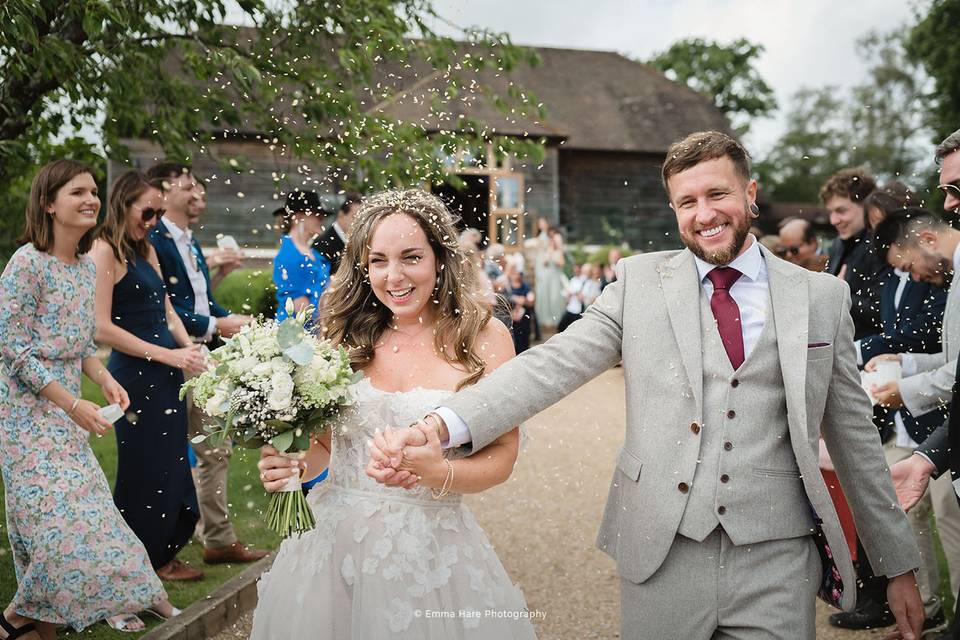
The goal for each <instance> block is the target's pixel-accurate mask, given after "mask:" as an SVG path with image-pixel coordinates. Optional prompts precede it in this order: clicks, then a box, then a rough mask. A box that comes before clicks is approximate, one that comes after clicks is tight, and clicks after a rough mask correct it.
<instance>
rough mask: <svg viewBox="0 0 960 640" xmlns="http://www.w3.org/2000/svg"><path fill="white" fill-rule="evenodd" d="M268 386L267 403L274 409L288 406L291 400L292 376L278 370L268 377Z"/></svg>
mask: <svg viewBox="0 0 960 640" xmlns="http://www.w3.org/2000/svg"><path fill="white" fill-rule="evenodd" d="M270 387H271V389H270V393H269V394H268V395H267V405H268V406H269V407H270V408H271V409H273V410H274V411H282V410H283V409H286V408H288V407H289V406H290V403H291V401H292V400H293V378H291V377H290V375H289V374H287V373H283V372H281V371H278V372H276V373H274V374H273V376H272V377H271V378H270Z"/></svg>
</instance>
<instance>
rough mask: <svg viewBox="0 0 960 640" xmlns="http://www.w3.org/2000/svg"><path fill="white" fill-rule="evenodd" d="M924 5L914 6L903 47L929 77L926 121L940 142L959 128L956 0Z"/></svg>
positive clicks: (959, 7) (959, 13) (959, 3)
mask: <svg viewBox="0 0 960 640" xmlns="http://www.w3.org/2000/svg"><path fill="white" fill-rule="evenodd" d="M925 7H926V13H925V14H924V13H923V8H924V5H921V4H918V6H917V14H916V19H917V23H916V24H915V25H914V26H913V28H911V29H910V31H909V33H908V35H907V39H906V51H907V55H909V56H910V58H911V60H913V61H915V62H917V63H919V64H921V65H923V68H924V69H925V70H926V72H927V74H929V75H930V77H931V78H933V87H932V91H930V92H929V94H928V95H927V100H928V101H929V104H930V112H929V115H930V118H929V124H930V127H931V129H932V134H933V135H932V136H931V137H932V139H933V140H934V141H935V142H940V141H941V140H942V139H943V138H945V137H947V136H948V135H949V134H951V133H953V132H954V131H956V130H957V129H958V128H960V46H958V44H957V34H958V33H960V0H931V1H930V2H929V3H928V4H926V5H925Z"/></svg>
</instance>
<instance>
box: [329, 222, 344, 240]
mask: <svg viewBox="0 0 960 640" xmlns="http://www.w3.org/2000/svg"><path fill="white" fill-rule="evenodd" d="M332 226H333V232H334V233H336V234H337V237H338V238H340V242H342V243H343V244H347V234H346V233H344V232H343V229H342V228H341V227H340V224H339V223H338V222H337V221H336V220H334V221H333V225H332Z"/></svg>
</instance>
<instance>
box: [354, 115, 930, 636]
mask: <svg viewBox="0 0 960 640" xmlns="http://www.w3.org/2000/svg"><path fill="white" fill-rule="evenodd" d="M662 171H663V184H664V187H665V188H666V191H667V195H668V197H669V200H670V206H671V208H672V209H673V210H674V212H675V213H676V216H677V223H678V226H679V230H680V236H681V238H682V240H683V243H684V244H685V245H686V249H685V250H682V251H669V252H661V253H650V254H644V255H638V256H634V257H632V258H627V259H624V260H621V261H620V263H619V264H618V266H617V280H616V282H614V283H613V284H611V285H610V286H609V287H607V288H606V289H605V290H604V292H603V294H602V295H601V296H600V298H598V299H597V301H596V302H595V303H594V304H593V305H592V306H591V307H590V308H589V309H588V310H587V312H586V314H585V315H584V316H583V318H582V319H581V320H578V321H577V322H575V323H573V324H572V325H571V326H570V328H568V329H567V330H566V331H565V332H564V333H562V334H558V335H557V336H555V337H553V338H552V339H551V340H549V341H548V342H547V343H545V344H543V345H541V346H539V347H536V348H534V349H531V350H529V351H527V352H525V353H524V354H523V355H521V356H519V357H517V358H515V359H513V360H511V361H510V362H508V363H506V364H505V365H503V366H502V367H500V368H499V369H498V370H497V371H496V372H494V373H492V374H491V375H490V376H489V377H487V378H485V379H483V380H481V381H480V382H479V383H478V384H476V385H474V386H472V387H468V388H467V389H464V390H463V391H461V392H459V393H457V394H456V396H454V397H453V398H452V399H451V400H450V402H449V403H448V404H447V406H446V407H440V408H438V409H437V410H436V411H435V412H434V413H432V414H430V415H431V416H434V417H436V418H437V419H436V420H432V419H431V420H429V421H428V422H427V424H430V425H434V426H435V428H436V429H437V431H438V432H439V435H440V440H441V441H449V446H461V445H463V446H466V447H468V448H469V449H470V450H471V452H474V453H475V452H477V451H480V450H482V449H483V448H484V447H485V446H486V445H488V444H490V443H491V442H492V441H493V440H495V439H496V438H497V437H498V436H499V435H501V434H502V433H504V432H506V431H508V430H509V429H511V428H512V427H513V426H514V425H516V424H518V423H520V422H523V421H524V420H526V419H528V418H530V417H531V416H533V415H535V414H536V413H538V412H539V411H541V410H543V409H544V408H546V407H548V406H550V405H551V404H553V403H555V402H557V401H558V400H560V399H561V398H563V397H564V396H566V395H567V394H569V393H571V392H572V391H574V390H575V389H576V388H578V387H580V386H581V385H583V384H584V383H586V382H587V381H589V380H590V379H591V378H593V377H594V376H596V375H599V374H600V373H601V372H603V371H605V370H607V369H609V368H610V367H612V366H613V365H614V364H616V363H617V362H619V361H620V360H621V359H622V361H623V367H624V377H625V379H626V385H627V394H626V397H627V429H626V441H625V444H624V446H623V449H622V450H621V451H620V454H619V456H618V458H617V470H616V471H615V475H614V477H613V481H612V483H611V486H610V495H609V498H608V502H607V506H606V510H605V512H604V516H603V522H602V523H601V527H600V533H599V535H598V537H597V545H598V546H599V548H600V549H601V550H603V551H605V552H606V553H607V554H609V555H610V556H611V557H612V558H613V559H614V560H616V562H617V568H618V571H619V573H620V576H621V592H622V593H621V617H622V630H621V637H622V638H628V639H641V638H643V639H649V640H661V639H664V638H683V639H685V640H686V639H690V640H696V639H704V640H706V639H708V638H779V639H783V640H796V639H798V638H814V636H815V629H814V618H815V606H814V605H815V599H816V595H817V592H818V589H819V588H820V585H821V577H822V576H821V574H822V572H823V571H824V570H825V571H826V572H827V576H826V577H827V579H828V581H829V583H830V587H829V588H827V589H826V591H825V593H826V594H827V595H828V597H829V596H832V597H833V598H834V599H835V600H837V601H839V603H840V604H841V605H842V606H843V608H845V609H848V610H849V609H851V608H853V606H854V601H855V597H856V583H855V577H854V573H853V569H852V567H851V562H850V555H849V553H848V550H847V546H846V543H845V542H844V537H843V533H842V532H841V530H840V525H839V522H838V520H837V515H836V512H835V511H834V508H833V504H832V502H831V501H830V497H829V494H828V493H827V489H826V487H825V486H824V483H823V480H822V477H821V475H820V473H819V471H818V467H817V447H818V440H819V438H820V436H821V435H822V436H823V438H824V439H825V440H826V443H827V447H828V449H829V451H830V454H831V456H832V458H833V462H834V464H835V466H836V470H837V473H838V475H839V477H840V480H841V483H842V484H843V489H844V492H845V493H846V496H847V499H848V500H849V502H850V505H851V506H852V508H853V512H854V516H855V519H856V522H857V525H858V531H859V533H860V535H861V537H862V539H863V544H864V546H865V547H866V550H867V553H868V555H869V556H870V561H871V564H872V565H873V566H874V569H875V571H876V573H877V574H878V575H886V576H888V577H889V578H890V582H889V587H888V597H889V602H890V607H891V609H892V611H893V613H894V615H895V616H896V619H897V624H898V627H899V632H900V634H901V636H902V637H903V638H919V631H920V628H921V625H922V623H923V607H922V605H921V602H920V597H919V594H918V591H917V586H916V582H915V580H914V576H913V571H914V569H916V567H917V566H919V564H920V558H919V555H918V553H917V548H916V544H915V543H914V541H913V536H912V534H911V532H910V528H909V525H908V524H907V520H906V518H905V516H904V513H903V511H902V510H901V509H900V508H899V507H898V506H897V502H896V498H895V496H894V493H893V487H892V485H891V482H890V476H889V471H888V469H887V466H886V464H885V462H884V457H883V452H882V449H881V444H880V438H879V435H878V433H877V429H876V427H874V426H873V424H872V422H871V414H872V412H871V407H870V404H869V401H868V399H867V396H866V394H865V393H864V392H863V390H862V389H861V387H860V383H859V377H858V374H857V365H856V354H855V353H854V346H853V322H852V320H851V317H850V293H849V289H848V287H847V285H846V284H845V283H843V282H842V281H841V280H838V279H836V278H834V277H832V276H829V275H824V274H818V273H812V272H809V271H806V270H804V269H802V268H800V267H797V266H795V265H791V264H789V263H787V262H785V261H783V260H780V259H779V258H776V257H775V256H773V255H772V254H771V253H770V252H769V251H767V250H766V249H764V248H762V247H761V246H760V245H759V243H758V242H757V240H756V239H755V238H754V237H753V236H752V235H750V234H749V233H748V229H749V228H750V224H751V218H754V217H756V216H757V208H756V205H755V203H754V200H755V197H756V193H757V183H756V181H755V180H752V179H750V163H749V156H748V154H747V152H746V151H745V150H744V148H743V147H742V146H741V145H740V144H739V143H738V142H737V141H736V140H734V139H732V138H730V137H729V136H727V135H725V134H722V133H718V132H714V131H708V132H700V133H695V134H692V135H690V136H688V137H687V138H685V139H684V140H682V141H680V142H677V143H675V144H674V145H672V146H671V147H670V149H669V150H668V151H667V156H666V160H665V162H664V164H663V170H662ZM412 431H414V430H399V431H396V432H395V433H394V434H393V435H392V436H391V438H390V440H389V441H388V448H387V450H386V451H385V453H386V454H387V455H388V456H389V457H390V459H391V461H392V462H393V463H394V465H393V466H394V467H397V466H399V462H400V460H401V458H402V447H403V446H404V445H405V444H406V442H405V438H406V436H405V435H404V434H409V433H412ZM410 439H411V442H412V441H413V436H412V435H411V436H410ZM420 439H421V440H422V435H421V436H420ZM370 473H371V475H374V474H375V472H374V471H370ZM406 473H407V472H405V471H399V472H396V473H393V471H392V470H391V469H386V470H384V471H383V472H382V473H381V474H377V475H379V477H378V479H380V480H381V481H384V482H386V483H388V484H397V483H399V482H402V481H403V480H404V479H405V478H406V476H405V475H404V474H406ZM821 531H822V533H823V534H824V535H820V536H816V535H815V534H819V533H820V532H821ZM824 536H825V539H826V542H827V543H829V548H830V549H832V560H833V562H835V565H836V566H835V567H834V566H833V563H832V562H831V559H830V555H829V552H825V554H824V556H823V559H822V560H821V556H820V555H819V554H818V545H817V544H815V540H816V539H818V538H819V540H820V542H821V545H820V547H819V548H822V547H823V545H822V542H823V538H824Z"/></svg>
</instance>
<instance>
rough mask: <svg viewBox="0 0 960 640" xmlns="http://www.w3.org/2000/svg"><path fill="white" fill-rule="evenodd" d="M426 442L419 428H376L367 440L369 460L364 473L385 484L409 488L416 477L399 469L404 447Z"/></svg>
mask: <svg viewBox="0 0 960 640" xmlns="http://www.w3.org/2000/svg"><path fill="white" fill-rule="evenodd" d="M425 442H426V440H425V438H424V436H423V433H422V432H421V431H420V430H419V429H413V428H408V429H392V428H390V427H387V429H386V431H384V432H381V431H380V430H379V429H377V430H376V431H375V432H374V436H373V439H371V440H368V441H367V447H368V448H369V450H370V461H369V462H368V463H367V468H366V474H367V475H368V476H370V477H371V478H373V479H374V480H376V481H377V482H379V483H380V484H384V485H387V486H393V487H397V486H402V487H403V488H405V489H410V488H412V487H413V486H414V485H415V484H416V478H414V477H413V474H411V473H410V472H409V471H407V470H399V467H400V463H401V462H402V458H403V450H404V447H407V446H411V447H415V446H422V445H424V444H425Z"/></svg>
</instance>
